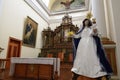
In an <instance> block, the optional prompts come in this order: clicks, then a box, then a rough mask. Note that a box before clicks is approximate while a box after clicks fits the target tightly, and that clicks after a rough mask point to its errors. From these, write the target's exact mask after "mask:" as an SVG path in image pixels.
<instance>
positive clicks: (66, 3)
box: [61, 0, 75, 9]
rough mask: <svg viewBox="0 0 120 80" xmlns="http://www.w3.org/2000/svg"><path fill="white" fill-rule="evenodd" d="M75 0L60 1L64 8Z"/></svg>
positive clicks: (68, 6) (68, 7)
mask: <svg viewBox="0 0 120 80" xmlns="http://www.w3.org/2000/svg"><path fill="white" fill-rule="evenodd" d="M74 1H75V0H72V1H70V0H66V2H61V4H63V5H64V6H65V8H66V9H70V5H71V4H72V3H73V2H74Z"/></svg>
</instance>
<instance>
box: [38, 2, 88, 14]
mask: <svg viewBox="0 0 120 80" xmlns="http://www.w3.org/2000/svg"><path fill="white" fill-rule="evenodd" d="M38 1H40V0H38ZM42 1H43V3H44V4H45V5H46V7H47V8H48V9H49V10H50V12H60V11H65V10H66V9H69V10H74V9H83V8H85V7H86V3H88V1H89V0H42ZM87 5H88V4H87Z"/></svg>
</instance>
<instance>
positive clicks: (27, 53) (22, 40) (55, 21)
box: [0, 0, 120, 80]
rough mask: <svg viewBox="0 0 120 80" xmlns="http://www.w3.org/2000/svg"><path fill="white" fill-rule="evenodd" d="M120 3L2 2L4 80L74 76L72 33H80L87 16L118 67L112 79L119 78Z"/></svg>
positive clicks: (0, 68) (68, 79)
mask: <svg viewBox="0 0 120 80" xmlns="http://www.w3.org/2000/svg"><path fill="white" fill-rule="evenodd" d="M119 3H120V0H0V80H39V79H40V80H72V75H73V74H72V72H71V68H72V66H73V42H72V40H73V39H72V37H68V35H69V34H70V33H69V32H70V31H72V32H74V33H76V32H77V31H78V30H79V29H80V28H81V24H82V21H83V20H84V19H85V18H89V19H94V20H95V21H96V24H97V27H98V30H99V35H100V39H101V43H102V44H103V47H104V51H105V53H106V57H107V58H108V61H109V63H110V65H111V67H112V69H113V75H112V76H111V79H110V80H120V53H119V52H120V37H119V34H120V31H119V30H120V27H119V25H120V22H119V21H120V15H119V13H120V6H119ZM68 33H69V34H68ZM71 34H72V33H71ZM77 80H96V79H94V78H89V77H86V76H80V77H78V79H77ZM102 80H106V79H102Z"/></svg>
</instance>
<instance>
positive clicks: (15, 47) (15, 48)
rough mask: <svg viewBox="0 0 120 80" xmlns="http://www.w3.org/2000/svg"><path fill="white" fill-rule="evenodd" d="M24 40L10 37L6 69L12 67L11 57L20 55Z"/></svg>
mask: <svg viewBox="0 0 120 80" xmlns="http://www.w3.org/2000/svg"><path fill="white" fill-rule="evenodd" d="M21 45H22V41H21V40H18V39H15V38H12V37H10V38H9V43H8V51H7V59H8V61H7V62H6V69H9V68H10V58H11V57H20V53H21Z"/></svg>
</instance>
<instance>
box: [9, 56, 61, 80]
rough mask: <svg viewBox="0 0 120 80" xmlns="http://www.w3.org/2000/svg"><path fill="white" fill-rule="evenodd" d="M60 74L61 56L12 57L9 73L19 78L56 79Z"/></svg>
mask: <svg viewBox="0 0 120 80" xmlns="http://www.w3.org/2000/svg"><path fill="white" fill-rule="evenodd" d="M56 72H57V73H58V74H57V75H58V76H59V75H60V59H59V58H17V57H12V58H11V66H10V73H9V75H10V76H12V77H19V78H32V79H49V80H51V79H54V75H56Z"/></svg>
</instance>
